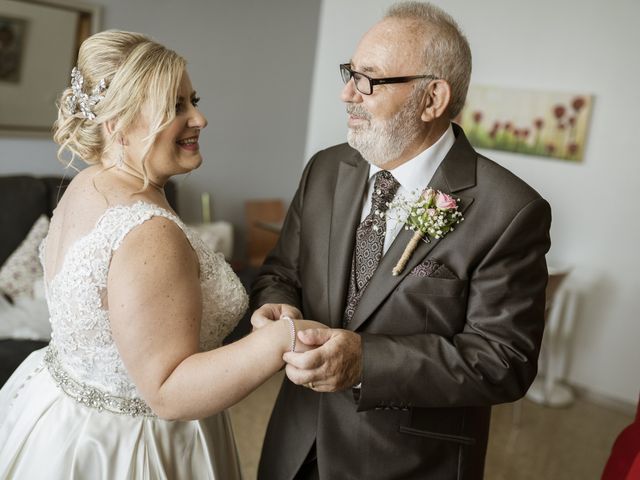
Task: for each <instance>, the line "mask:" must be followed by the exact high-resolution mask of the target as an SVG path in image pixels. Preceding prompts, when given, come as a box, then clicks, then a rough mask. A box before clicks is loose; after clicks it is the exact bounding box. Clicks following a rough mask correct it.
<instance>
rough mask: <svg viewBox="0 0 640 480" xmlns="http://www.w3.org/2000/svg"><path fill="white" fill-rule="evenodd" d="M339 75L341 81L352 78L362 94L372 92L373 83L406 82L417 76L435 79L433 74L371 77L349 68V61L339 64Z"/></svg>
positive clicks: (415, 78)
mask: <svg viewBox="0 0 640 480" xmlns="http://www.w3.org/2000/svg"><path fill="white" fill-rule="evenodd" d="M340 75H342V81H343V82H344V83H345V85H346V84H347V83H349V80H351V79H352V78H353V83H354V85H355V86H356V89H357V90H358V91H359V92H360V93H361V94H363V95H371V94H372V93H373V86H374V85H384V84H385V83H406V82H410V81H411V80H417V79H418V78H431V79H432V80H435V79H436V78H437V77H435V76H433V75H412V76H410V77H387V78H371V77H368V76H367V75H365V74H364V73H360V72H356V71H355V70H351V64H350V63H341V64H340Z"/></svg>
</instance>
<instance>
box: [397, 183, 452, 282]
mask: <svg viewBox="0 0 640 480" xmlns="http://www.w3.org/2000/svg"><path fill="white" fill-rule="evenodd" d="M459 201H460V199H457V200H456V199H455V198H453V197H452V196H451V195H448V194H446V193H443V192H441V191H439V190H434V189H433V188H427V189H426V190H425V191H424V192H422V194H421V195H420V196H419V197H418V199H417V200H416V201H414V202H409V201H407V200H406V199H404V198H398V199H394V201H393V202H391V204H390V207H395V208H397V209H399V210H401V211H404V212H406V214H407V219H406V221H405V229H407V230H413V237H411V240H409V243H408V244H407V246H406V247H405V249H404V252H403V253H402V256H401V257H400V260H398V263H397V264H396V266H395V267H393V275H399V274H400V273H402V270H404V267H405V266H406V265H407V262H408V261H409V259H410V258H411V255H412V254H413V252H414V251H415V250H416V248H417V246H418V242H419V241H420V240H424V241H425V242H430V238H436V239H437V238H442V237H444V236H445V235H446V234H447V233H449V232H451V231H453V230H454V229H455V228H454V225H457V224H458V223H460V222H462V221H463V220H464V218H463V216H462V213H460V212H459V211H458V202H459Z"/></svg>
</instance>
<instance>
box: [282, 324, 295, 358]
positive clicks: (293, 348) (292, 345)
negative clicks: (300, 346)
mask: <svg viewBox="0 0 640 480" xmlns="http://www.w3.org/2000/svg"><path fill="white" fill-rule="evenodd" d="M282 320H285V321H287V322H289V332H290V333H291V351H292V352H295V351H296V336H297V334H296V324H295V322H294V321H293V320H292V319H291V318H290V317H287V316H286V315H285V316H283V317H282Z"/></svg>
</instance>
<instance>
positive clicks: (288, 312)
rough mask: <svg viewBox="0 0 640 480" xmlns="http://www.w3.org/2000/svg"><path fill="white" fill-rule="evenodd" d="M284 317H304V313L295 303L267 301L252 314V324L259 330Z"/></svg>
mask: <svg viewBox="0 0 640 480" xmlns="http://www.w3.org/2000/svg"><path fill="white" fill-rule="evenodd" d="M283 317H289V318H292V319H298V318H302V313H300V310H298V309H297V308H296V307H294V306H293V305H288V304H286V303H265V304H264V305H262V306H261V307H260V308H258V309H257V310H256V311H255V312H253V315H251V325H252V326H253V329H254V330H258V329H259V328H262V327H264V326H266V325H269V324H270V323H271V322H274V321H275V320H279V319H281V318H283Z"/></svg>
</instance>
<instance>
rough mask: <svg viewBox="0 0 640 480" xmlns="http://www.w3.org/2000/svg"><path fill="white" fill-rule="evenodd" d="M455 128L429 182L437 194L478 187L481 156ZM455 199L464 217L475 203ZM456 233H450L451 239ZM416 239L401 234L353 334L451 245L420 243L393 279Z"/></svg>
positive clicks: (383, 262)
mask: <svg viewBox="0 0 640 480" xmlns="http://www.w3.org/2000/svg"><path fill="white" fill-rule="evenodd" d="M453 127H454V133H455V134H456V142H455V143H454V145H453V147H451V150H450V151H449V152H448V153H447V155H446V157H445V158H444V160H443V161H442V163H441V164H440V166H439V167H438V170H436V173H435V174H434V176H433V178H432V179H431V181H430V182H429V186H430V187H432V188H434V189H436V190H441V191H443V192H448V193H454V194H455V193H456V192H457V191H460V190H464V189H466V188H470V187H473V186H475V173H476V159H477V153H476V152H475V151H474V150H473V148H472V147H471V145H470V144H469V143H468V141H467V139H466V137H465V136H464V133H463V132H462V129H460V127H458V126H457V125H455V124H454V125H453ZM455 197H456V198H459V199H460V209H461V211H462V212H463V213H464V212H465V211H466V210H467V209H468V208H469V206H470V205H471V203H473V197H471V196H468V195H465V196H463V195H457V194H456V195H455ZM455 233H456V232H453V233H450V235H453V234H455ZM412 236H413V232H412V231H411V230H404V229H403V230H401V231H400V233H399V234H398V236H397V237H396V239H395V240H394V241H393V243H392V244H391V246H390V247H389V250H388V251H387V253H385V255H384V256H383V257H382V258H381V259H380V264H379V265H378V268H377V269H376V271H375V273H374V274H373V277H371V280H370V281H369V284H368V285H367V287H366V289H365V291H364V292H363V294H362V298H361V299H360V302H359V303H358V307H357V308H356V311H355V314H354V316H353V319H352V320H351V322H350V323H349V329H350V330H356V329H357V328H358V327H359V326H360V325H362V323H364V322H365V321H366V320H367V319H368V318H369V317H370V316H371V314H373V312H374V311H375V310H376V309H377V308H378V306H379V305H380V304H381V303H382V302H384V301H385V299H386V298H387V297H388V296H389V295H390V294H391V292H392V291H393V290H394V289H395V288H396V287H397V286H398V284H399V283H400V282H401V281H402V280H403V279H404V278H405V277H406V276H407V275H408V274H409V272H411V270H412V269H413V268H414V267H415V266H416V265H418V264H419V263H420V262H422V261H423V260H424V259H425V257H426V256H427V255H428V254H429V252H431V250H433V249H434V248H435V247H436V246H437V245H438V244H439V243H440V242H446V241H447V238H446V237H444V238H442V239H439V240H436V239H431V241H430V242H429V243H427V242H424V241H423V242H420V243H419V244H418V247H417V248H416V251H415V252H414V253H413V255H411V258H410V259H409V261H408V262H407V265H406V266H405V268H404V270H403V271H402V273H400V275H398V276H393V275H392V273H391V271H392V269H393V267H394V266H395V264H396V263H397V262H398V260H399V259H400V257H401V256H402V252H403V251H404V249H405V247H406V245H407V243H408V242H409V240H410V239H411V237H412Z"/></svg>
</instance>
